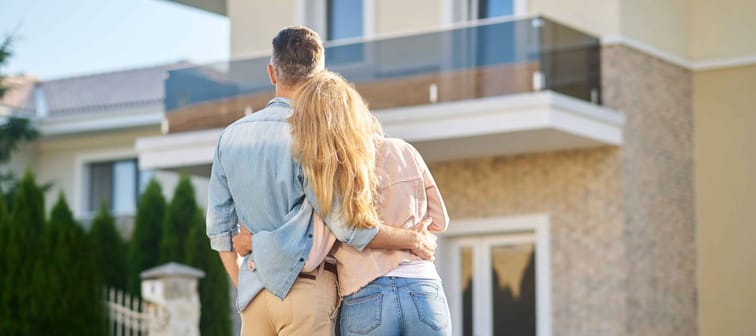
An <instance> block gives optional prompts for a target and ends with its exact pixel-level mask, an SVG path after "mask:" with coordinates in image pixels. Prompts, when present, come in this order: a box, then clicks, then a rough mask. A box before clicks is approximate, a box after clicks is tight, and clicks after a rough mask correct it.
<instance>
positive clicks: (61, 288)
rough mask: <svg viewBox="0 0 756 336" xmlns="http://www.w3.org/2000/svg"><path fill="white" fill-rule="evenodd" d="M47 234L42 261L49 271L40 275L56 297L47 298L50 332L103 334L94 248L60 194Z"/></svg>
mask: <svg viewBox="0 0 756 336" xmlns="http://www.w3.org/2000/svg"><path fill="white" fill-rule="evenodd" d="M47 232H48V234H47V235H46V237H47V244H46V246H47V249H46V251H47V254H48V255H47V256H46V257H45V258H44V259H45V260H48V261H49V262H47V263H45V264H46V268H48V269H47V270H45V271H44V273H43V274H40V275H41V276H43V277H44V281H45V282H47V283H48V284H49V285H48V286H47V289H49V290H50V292H49V293H56V294H55V295H46V298H47V300H46V302H47V303H48V309H47V314H49V316H51V317H52V318H51V319H50V322H52V323H51V325H50V326H51V329H50V330H54V331H55V332H54V333H55V334H56V335H96V334H103V333H104V331H105V330H104V329H103V328H102V326H103V325H104V323H105V317H106V316H105V307H104V305H103V302H102V300H103V296H102V294H101V293H102V279H101V277H100V272H99V271H98V268H97V264H96V263H95V260H94V259H93V258H92V252H93V246H92V243H91V242H90V241H89V237H87V235H86V233H85V232H84V230H83V229H82V227H81V226H80V225H79V224H78V223H76V221H74V218H73V214H72V213H71V210H70V209H69V208H68V204H67V203H66V200H65V197H64V196H63V195H62V194H61V195H60V196H59V197H58V201H57V202H56V203H55V206H54V207H53V209H52V212H51V214H50V221H49V223H48V230H47ZM35 275H36V274H35ZM60 326H66V327H65V328H60Z"/></svg>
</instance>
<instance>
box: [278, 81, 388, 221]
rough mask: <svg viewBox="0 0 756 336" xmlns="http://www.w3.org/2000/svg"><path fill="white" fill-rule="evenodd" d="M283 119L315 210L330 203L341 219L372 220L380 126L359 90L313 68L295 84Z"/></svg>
mask: <svg viewBox="0 0 756 336" xmlns="http://www.w3.org/2000/svg"><path fill="white" fill-rule="evenodd" d="M289 124H290V125H291V132H292V136H293V138H294V147H293V152H294V157H295V158H298V159H299V160H300V162H301V164H302V169H303V170H304V175H305V179H306V181H308V182H309V184H310V185H311V186H312V189H313V191H314V193H315V197H316V199H317V202H318V205H319V207H320V210H321V215H322V216H323V217H325V216H328V215H329V214H330V213H331V208H332V207H333V205H334V203H336V204H338V205H339V208H340V209H341V216H342V217H343V218H344V220H345V221H346V223H349V224H350V225H352V226H354V227H358V228H371V227H374V226H376V225H377V224H378V223H379V219H378V214H377V213H376V209H375V205H374V199H375V197H376V194H377V186H378V182H377V178H376V173H375V152H376V149H375V148H376V140H377V139H379V138H380V137H382V133H383V132H382V130H381V127H380V123H378V121H377V120H376V119H375V117H374V116H373V115H372V113H370V111H369V110H368V108H367V105H366V104H365V102H364V101H363V100H362V97H361V96H360V94H359V93H357V91H356V90H355V89H354V88H353V87H352V86H351V85H350V84H349V83H348V82H347V81H346V80H344V78H342V77H341V76H339V75H338V74H335V73H331V72H328V71H322V72H319V73H318V74H316V75H314V76H313V77H312V78H311V79H309V80H308V81H307V82H306V83H305V84H303V86H302V87H300V88H299V91H298V92H297V96H296V98H295V99H294V113H293V114H292V116H291V117H289Z"/></svg>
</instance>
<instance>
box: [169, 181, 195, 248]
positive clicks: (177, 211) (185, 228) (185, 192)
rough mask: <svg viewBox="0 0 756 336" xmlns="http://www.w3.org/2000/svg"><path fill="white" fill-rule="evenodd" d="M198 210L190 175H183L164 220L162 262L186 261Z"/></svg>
mask: <svg viewBox="0 0 756 336" xmlns="http://www.w3.org/2000/svg"><path fill="white" fill-rule="evenodd" d="M198 210H199V206H198V205H197V201H196V200H195V198H194V186H192V182H191V180H190V179H189V176H187V175H181V177H179V182H178V184H177V185H176V189H175V190H174V191H173V199H171V203H170V204H169V205H168V209H167V212H166V214H165V220H164V221H163V238H162V240H161V242H160V260H161V262H163V263H166V262H171V261H173V262H179V263H186V241H187V238H188V237H189V229H190V228H191V223H192V221H193V220H194V219H195V218H194V216H195V214H196V213H197V211H198Z"/></svg>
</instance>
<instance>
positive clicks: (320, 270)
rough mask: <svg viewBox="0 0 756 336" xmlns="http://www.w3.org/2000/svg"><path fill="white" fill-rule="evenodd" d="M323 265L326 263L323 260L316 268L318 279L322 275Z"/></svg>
mask: <svg viewBox="0 0 756 336" xmlns="http://www.w3.org/2000/svg"><path fill="white" fill-rule="evenodd" d="M325 264H326V261H325V260H323V262H322V263H320V266H318V277H320V276H321V275H322V274H323V272H325Z"/></svg>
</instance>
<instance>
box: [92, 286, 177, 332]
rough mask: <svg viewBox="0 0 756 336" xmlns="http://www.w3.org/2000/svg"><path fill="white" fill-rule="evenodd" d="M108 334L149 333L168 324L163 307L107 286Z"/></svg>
mask: <svg viewBox="0 0 756 336" xmlns="http://www.w3.org/2000/svg"><path fill="white" fill-rule="evenodd" d="M105 292H106V298H105V302H106V305H107V309H108V334H109V335H113V336H134V335H150V332H151V331H158V330H162V329H164V328H165V326H166V325H167V324H168V314H167V312H166V311H165V309H164V308H161V307H158V306H157V305H154V304H146V303H145V302H144V301H143V300H142V299H140V298H138V297H134V296H131V295H129V293H125V292H123V291H122V290H119V289H114V288H107V289H106V290H105Z"/></svg>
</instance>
